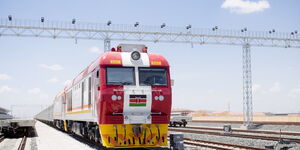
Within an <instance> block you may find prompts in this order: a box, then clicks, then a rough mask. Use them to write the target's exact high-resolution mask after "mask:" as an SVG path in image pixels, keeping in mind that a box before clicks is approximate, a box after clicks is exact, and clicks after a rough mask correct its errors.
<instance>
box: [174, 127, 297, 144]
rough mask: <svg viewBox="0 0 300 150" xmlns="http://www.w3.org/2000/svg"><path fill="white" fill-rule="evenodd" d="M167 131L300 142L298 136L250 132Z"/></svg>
mask: <svg viewBox="0 0 300 150" xmlns="http://www.w3.org/2000/svg"><path fill="white" fill-rule="evenodd" d="M169 131H175V132H183V133H194V134H209V135H217V136H227V137H239V138H248V139H261V140H269V141H280V140H287V141H290V142H297V143H300V139H298V138H286V137H275V136H262V135H253V134H252V135H250V134H237V133H224V132H215V131H199V130H194V129H193V130H191V129H176V128H169Z"/></svg>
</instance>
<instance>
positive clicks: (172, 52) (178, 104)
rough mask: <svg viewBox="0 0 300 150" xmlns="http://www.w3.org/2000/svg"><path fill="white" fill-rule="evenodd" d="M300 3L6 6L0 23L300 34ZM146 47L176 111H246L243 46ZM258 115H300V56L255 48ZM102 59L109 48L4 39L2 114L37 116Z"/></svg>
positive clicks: (128, 1)
mask: <svg viewBox="0 0 300 150" xmlns="http://www.w3.org/2000/svg"><path fill="white" fill-rule="evenodd" d="M299 10H300V1H299V0H251V1H248V0H247V1H246V0H209V1H199V0H189V1H184V0H164V1H161V0H152V1H142V0H109V1H103V0H85V1H82V0H76V1H74V0H65V1H61V0H43V1H42V0H27V1H21V0H19V1H18V0H1V1H0V18H3V19H6V18H7V16H8V15H12V17H13V18H18V19H40V17H45V19H46V20H60V21H71V20H72V19H73V18H76V21H78V22H80V21H82V22H98V23H106V22H107V21H108V20H111V21H112V23H116V24H134V23H135V22H137V21H138V22H140V24H143V25H160V24H162V23H166V24H167V25H170V26H177V27H185V26H186V25H188V24H191V25H192V27H199V28H212V27H214V26H218V27H219V28H222V29H238V30H239V29H242V28H244V27H247V28H248V30H255V31H257V30H258V31H269V30H270V29H276V31H282V32H291V31H295V30H298V31H300V20H299V14H300V13H299ZM119 43H137V44H146V45H147V46H148V47H149V52H150V53H157V54H161V55H163V56H164V57H165V58H167V60H168V61H169V63H170V65H171V78H172V79H174V80H175V85H174V86H173V87H172V88H173V89H172V90H173V108H184V109H192V110H212V111H223V110H228V108H229V107H228V106H229V105H230V111H232V112H242V111H243V110H242V109H243V105H242V104H243V101H242V47H241V46H224V45H218V46H216V45H194V46H193V47H191V45H189V44H174V43H140V42H126V41H112V43H111V45H112V46H117V45H118V44H119ZM251 51H252V53H251V54H252V81H253V111H254V112H274V113H290V112H292V113H300V78H299V76H300V49H295V48H290V49H283V48H269V47H251ZM101 53H103V41H95V40H79V41H77V43H75V41H74V40H70V39H69V40H67V39H47V38H21V37H3V36H2V37H0V107H5V108H8V109H12V110H13V112H14V113H18V115H23V116H26V113H23V112H24V110H23V112H18V109H26V112H27V114H29V112H30V111H34V112H36V111H39V110H41V109H43V108H45V107H46V106H48V105H51V104H52V101H53V98H54V96H55V95H56V94H57V93H58V92H59V91H60V90H61V89H63V87H64V85H65V83H66V82H68V81H69V80H72V79H73V78H74V77H75V76H76V75H77V74H78V73H80V72H81V71H82V69H83V68H85V67H86V66H87V65H89V64H90V63H91V62H92V61H93V60H95V59H96V58H97V57H98V56H100V55H101Z"/></svg>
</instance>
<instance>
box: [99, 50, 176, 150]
mask: <svg viewBox="0 0 300 150" xmlns="http://www.w3.org/2000/svg"><path fill="white" fill-rule="evenodd" d="M130 50H133V51H130ZM100 74H101V75H100V76H101V77H100V90H99V95H100V96H99V100H98V103H97V106H98V109H97V111H98V117H99V124H100V130H101V133H102V134H103V135H102V136H103V138H104V143H106V144H107V146H108V147H118V146H121V145H122V143H123V145H124V142H125V143H127V144H128V143H129V142H130V141H131V144H133V143H135V145H136V146H139V145H147V144H148V145H152V146H154V145H166V142H167V141H166V140H165V139H167V137H166V136H167V125H168V123H169V120H170V111H171V86H170V73H169V65H168V62H167V61H166V60H165V59H164V58H163V57H162V56H160V55H155V54H148V53H147V47H145V46H136V47H134V45H129V46H126V45H121V46H118V48H117V50H115V49H112V52H107V53H105V54H104V55H103V56H102V57H101V59H100ZM112 133H115V135H112ZM142 135H143V136H144V138H142V137H140V136H142ZM155 136H156V137H159V138H156V139H153V137H155ZM120 137H122V138H121V139H122V142H121V143H120V142H119V140H118V139H120ZM111 138H112V139H114V141H113V140H111ZM140 138H142V139H140ZM116 140H117V141H116ZM136 140H137V141H136ZM153 140H154V141H155V142H150V141H153ZM120 144H121V145H120ZM125 145H126V144H125Z"/></svg>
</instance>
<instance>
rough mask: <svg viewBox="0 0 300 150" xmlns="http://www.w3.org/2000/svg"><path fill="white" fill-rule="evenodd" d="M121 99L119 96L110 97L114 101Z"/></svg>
mask: <svg viewBox="0 0 300 150" xmlns="http://www.w3.org/2000/svg"><path fill="white" fill-rule="evenodd" d="M121 99H122V97H121V96H117V95H112V96H111V100H113V101H115V100H121Z"/></svg>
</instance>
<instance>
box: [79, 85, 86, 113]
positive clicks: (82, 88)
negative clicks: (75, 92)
mask: <svg viewBox="0 0 300 150" xmlns="http://www.w3.org/2000/svg"><path fill="white" fill-rule="evenodd" d="M81 84H82V85H81V106H82V107H83V105H84V91H85V87H84V80H83V81H82V82H81ZM79 85H80V84H79Z"/></svg>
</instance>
